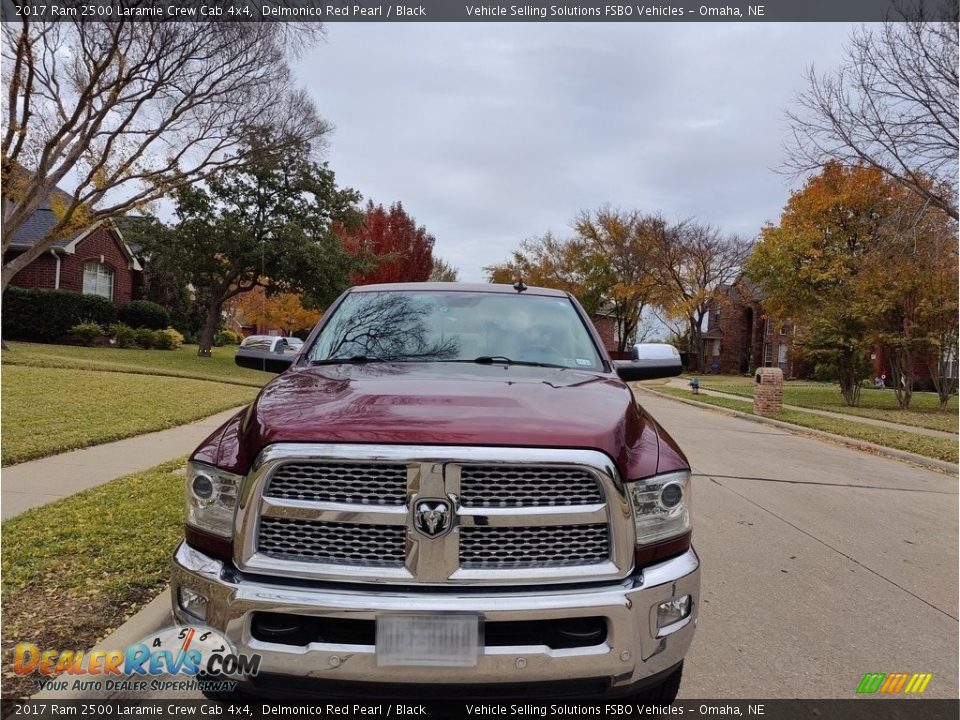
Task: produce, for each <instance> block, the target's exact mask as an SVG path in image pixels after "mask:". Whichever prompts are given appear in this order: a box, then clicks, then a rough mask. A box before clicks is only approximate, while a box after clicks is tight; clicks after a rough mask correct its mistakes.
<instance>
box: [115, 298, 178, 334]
mask: <svg viewBox="0 0 960 720" xmlns="http://www.w3.org/2000/svg"><path fill="white" fill-rule="evenodd" d="M118 315H119V318H120V321H121V322H124V323H126V324H127V325H129V326H130V327H132V328H149V329H150V330H162V329H163V328H165V327H168V326H169V325H170V313H169V312H167V309H166V308H165V307H163V306H162V305H157V304H156V303H154V302H150V301H149V300H134V301H133V302H130V303H127V304H126V305H124V306H123V307H122V308H120V312H119V313H118Z"/></svg>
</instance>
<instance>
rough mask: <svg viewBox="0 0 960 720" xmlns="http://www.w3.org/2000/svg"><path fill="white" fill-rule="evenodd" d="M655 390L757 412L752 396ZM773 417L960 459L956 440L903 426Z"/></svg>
mask: <svg viewBox="0 0 960 720" xmlns="http://www.w3.org/2000/svg"><path fill="white" fill-rule="evenodd" d="M655 390H656V392H660V393H664V394H665V395H670V396H672V397H679V398H683V399H685V400H696V401H697V402H702V403H706V404H708V405H716V406H718V407H724V408H728V409H730V410H738V411H740V412H744V413H747V414H749V415H752V414H753V402H752V401H750V400H737V399H734V398H726V397H717V396H716V395H697V396H696V397H693V396H692V393H691V392H690V391H689V390H684V389H682V388H672V387H661V388H656V389H655ZM772 417H774V418H775V419H777V420H782V421H784V422H788V423H791V424H793V425H799V426H801V427H806V428H813V429H815V430H823V431H824V432H829V433H833V434H835V435H842V436H844V437H848V438H853V439H856V440H865V441H867V442H872V443H876V444H877V445H883V446H884V447H889V448H895V449H897V450H906V451H907V452H912V453H916V454H918V455H923V456H924V457H930V458H935V459H937V460H946V461H947V462H952V463H955V462H957V460H958V452H957V441H956V440H950V439H947V438H937V437H928V436H926V435H917V434H914V433H909V432H903V431H900V430H893V429H889V428H884V427H877V426H875V425H866V424H864V423H860V422H857V421H856V420H841V419H838V418H832V417H824V416H822V415H813V414H811V413H807V412H803V411H802V410H784V411H783V412H780V413H777V414H776V415H773V416H772Z"/></svg>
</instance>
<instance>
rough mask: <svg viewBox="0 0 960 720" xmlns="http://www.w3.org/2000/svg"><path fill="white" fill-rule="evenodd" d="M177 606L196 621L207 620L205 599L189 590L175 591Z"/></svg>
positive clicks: (183, 588) (182, 588)
mask: <svg viewBox="0 0 960 720" xmlns="http://www.w3.org/2000/svg"><path fill="white" fill-rule="evenodd" d="M177 604H178V605H180V609H181V610H183V611H184V612H185V613H187V614H188V615H191V616H193V617H195V618H196V619H197V620H206V619H207V598H206V597H204V596H203V595H201V594H200V593H198V592H194V591H193V590H191V589H190V588H185V587H181V588H180V589H179V590H177Z"/></svg>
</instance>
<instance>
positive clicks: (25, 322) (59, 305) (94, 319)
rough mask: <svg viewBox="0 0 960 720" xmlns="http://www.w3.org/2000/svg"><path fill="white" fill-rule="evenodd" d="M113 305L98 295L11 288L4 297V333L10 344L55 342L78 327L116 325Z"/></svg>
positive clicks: (115, 313)
mask: <svg viewBox="0 0 960 720" xmlns="http://www.w3.org/2000/svg"><path fill="white" fill-rule="evenodd" d="M116 320H117V312H116V310H115V309H114V307H113V304H112V303H111V302H110V301H109V300H107V299H106V298H102V297H100V296H98V295H80V294H78V293H75V292H70V291H69V290H46V289H39V288H34V289H30V290H26V289H24V288H18V287H10V288H7V291H6V292H5V293H4V294H3V313H2V332H3V337H5V338H7V339H9V340H27V341H30V342H55V341H57V340H62V339H63V338H65V337H67V336H69V335H70V334H71V330H72V329H73V328H74V327H76V326H77V325H82V324H85V323H96V324H97V325H100V326H101V327H106V326H108V325H110V324H111V323H114V322H116Z"/></svg>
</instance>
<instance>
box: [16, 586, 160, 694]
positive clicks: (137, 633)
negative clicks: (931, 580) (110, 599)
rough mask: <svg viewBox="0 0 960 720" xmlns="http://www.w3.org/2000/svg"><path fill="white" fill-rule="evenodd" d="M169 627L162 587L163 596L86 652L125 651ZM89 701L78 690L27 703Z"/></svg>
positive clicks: (57, 692) (50, 691)
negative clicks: (38, 701) (148, 636)
mask: <svg viewBox="0 0 960 720" xmlns="http://www.w3.org/2000/svg"><path fill="white" fill-rule="evenodd" d="M173 624H174V622H173V611H172V610H171V608H170V588H169V587H165V588H164V589H163V592H161V593H160V594H159V595H157V597H155V598H154V599H153V600H151V601H150V602H148V603H147V604H146V605H144V606H143V607H142V608H140V610H139V611H137V612H136V614H134V615H133V617H131V618H130V619H129V620H127V621H126V622H125V623H124V624H123V625H121V626H120V627H118V628H117V629H116V630H114V631H113V632H112V633H110V634H109V635H107V637H105V638H104V639H103V640H101V641H100V642H98V643H97V644H96V645H94V646H93V647H92V648H90V650H89V652H93V651H94V650H104V651H109V650H126V649H127V648H128V647H130V646H131V645H133V644H134V643H136V642H139V641H140V640H142V639H143V638H145V637H146V636H147V635H150V634H151V633H154V632H156V631H157V630H160V629H161V628H165V627H168V626H170V625H173ZM76 677H78V678H80V679H83V680H88V679H90V677H96V676H86V675H82V676H81V675H78V676H76ZM62 679H70V680H72V679H73V678H72V677H71V676H70V675H64V676H62ZM90 697H91V694H90V693H89V692H82V691H80V690H76V691H70V690H67V691H63V690H61V691H56V690H41V691H40V692H38V693H36V694H35V695H32V696H31V699H32V700H82V699H87V698H90ZM96 697H97V699H100V700H104V699H108V698H110V697H111V694H110V693H97V695H96Z"/></svg>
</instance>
